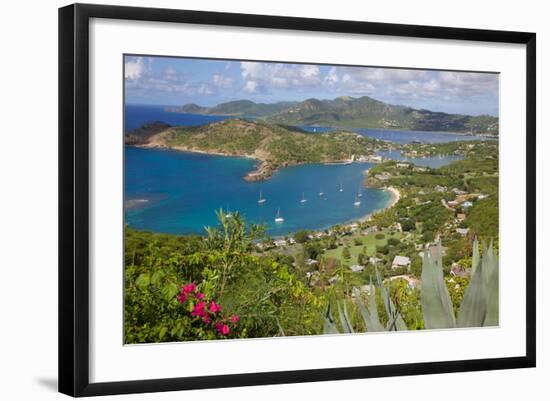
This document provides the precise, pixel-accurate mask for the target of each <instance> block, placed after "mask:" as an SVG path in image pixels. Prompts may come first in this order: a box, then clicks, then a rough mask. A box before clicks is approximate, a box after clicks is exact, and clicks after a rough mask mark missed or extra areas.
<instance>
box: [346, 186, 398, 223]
mask: <svg viewBox="0 0 550 401" xmlns="http://www.w3.org/2000/svg"><path fill="white" fill-rule="evenodd" d="M375 189H381V190H383V191H385V192H389V193H390V196H391V200H390V202H389V203H388V204H387V205H386V206H384V207H383V208H382V209H378V210H374V211H372V212H370V213H369V214H366V215H365V216H363V217H361V218H360V219H358V220H356V221H357V222H359V223H363V222H365V221H367V220H369V219H370V218H371V216H372V215H373V214H375V213H379V212H381V211H383V210H388V209H391V208H392V207H394V206H395V205H396V204H397V202H399V199H401V192H399V190H398V189H397V188H395V187H383V188H375Z"/></svg>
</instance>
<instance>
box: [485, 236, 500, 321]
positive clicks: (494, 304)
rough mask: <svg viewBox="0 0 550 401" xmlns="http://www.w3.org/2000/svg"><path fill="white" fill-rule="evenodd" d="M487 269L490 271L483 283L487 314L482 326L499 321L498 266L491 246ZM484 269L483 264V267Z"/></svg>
mask: <svg viewBox="0 0 550 401" xmlns="http://www.w3.org/2000/svg"><path fill="white" fill-rule="evenodd" d="M487 253H488V261H487V262H486V266H487V269H488V270H490V271H491V274H490V275H489V276H488V282H487V283H485V290H486V294H487V314H486V316H485V321H484V322H483V326H498V321H499V268H498V257H497V256H496V255H494V253H493V248H492V246H489V250H488V251H487ZM483 269H485V266H484V267H483Z"/></svg>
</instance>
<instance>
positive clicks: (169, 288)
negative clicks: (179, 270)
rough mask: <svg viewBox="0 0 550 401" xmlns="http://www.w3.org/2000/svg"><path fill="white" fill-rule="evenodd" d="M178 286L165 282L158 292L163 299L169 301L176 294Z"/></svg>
mask: <svg viewBox="0 0 550 401" xmlns="http://www.w3.org/2000/svg"><path fill="white" fill-rule="evenodd" d="M178 291H179V288H178V286H177V284H175V283H166V284H164V285H163V286H162V288H161V290H160V293H161V295H162V297H163V298H164V300H165V301H171V300H173V299H174V297H175V296H176V295H177V293H178Z"/></svg>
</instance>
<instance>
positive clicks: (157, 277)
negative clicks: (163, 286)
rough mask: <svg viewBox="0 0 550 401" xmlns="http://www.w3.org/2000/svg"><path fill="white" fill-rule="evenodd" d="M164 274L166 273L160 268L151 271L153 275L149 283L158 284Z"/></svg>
mask: <svg viewBox="0 0 550 401" xmlns="http://www.w3.org/2000/svg"><path fill="white" fill-rule="evenodd" d="M165 275H166V273H164V270H162V269H159V270H157V271H155V272H154V273H153V275H152V276H151V284H153V285H159V284H160V280H162V279H163V278H164V276H165Z"/></svg>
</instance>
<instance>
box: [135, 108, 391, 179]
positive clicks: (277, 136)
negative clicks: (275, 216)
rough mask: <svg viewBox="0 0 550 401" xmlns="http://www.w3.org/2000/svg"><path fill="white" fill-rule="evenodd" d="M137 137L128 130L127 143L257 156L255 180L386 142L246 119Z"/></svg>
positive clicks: (343, 157) (251, 176) (341, 157)
mask: <svg viewBox="0 0 550 401" xmlns="http://www.w3.org/2000/svg"><path fill="white" fill-rule="evenodd" d="M140 130H141V131H143V128H141V129H140ZM141 131H140V132H141ZM135 138H136V135H135V134H134V133H129V134H127V135H126V143H127V144H129V145H139V146H144V147H164V148H171V149H177V150H183V151H192V152H204V153H209V154H221V155H228V156H246V157H251V158H254V159H256V160H259V161H260V162H261V163H260V164H259V166H258V168H257V170H256V171H254V172H252V173H250V174H249V175H248V176H247V177H246V178H247V179H248V180H252V181H254V180H262V179H265V178H268V177H269V176H271V174H272V173H273V172H274V171H275V170H277V169H278V168H280V167H285V166H291V165H296V164H303V163H326V162H340V161H346V160H348V159H349V158H350V157H351V156H352V155H355V156H365V155H370V154H372V153H373V151H374V149H375V148H380V147H381V146H384V144H383V143H382V142H380V141H378V140H375V139H371V138H366V137H361V136H359V135H357V134H355V133H350V132H343V131H339V132H331V133H327V134H308V133H304V132H302V131H299V130H293V129H290V128H288V127H283V126H280V125H276V124H270V123H266V122H254V121H248V120H243V119H228V120H224V121H220V122H215V123H211V124H207V125H203V126H200V127H169V128H166V129H164V130H162V131H160V132H158V131H157V132H156V133H154V134H153V135H150V136H147V135H143V134H142V135H141V138H143V140H142V141H141V142H138V143H136V142H135V140H134V139H135Z"/></svg>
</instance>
